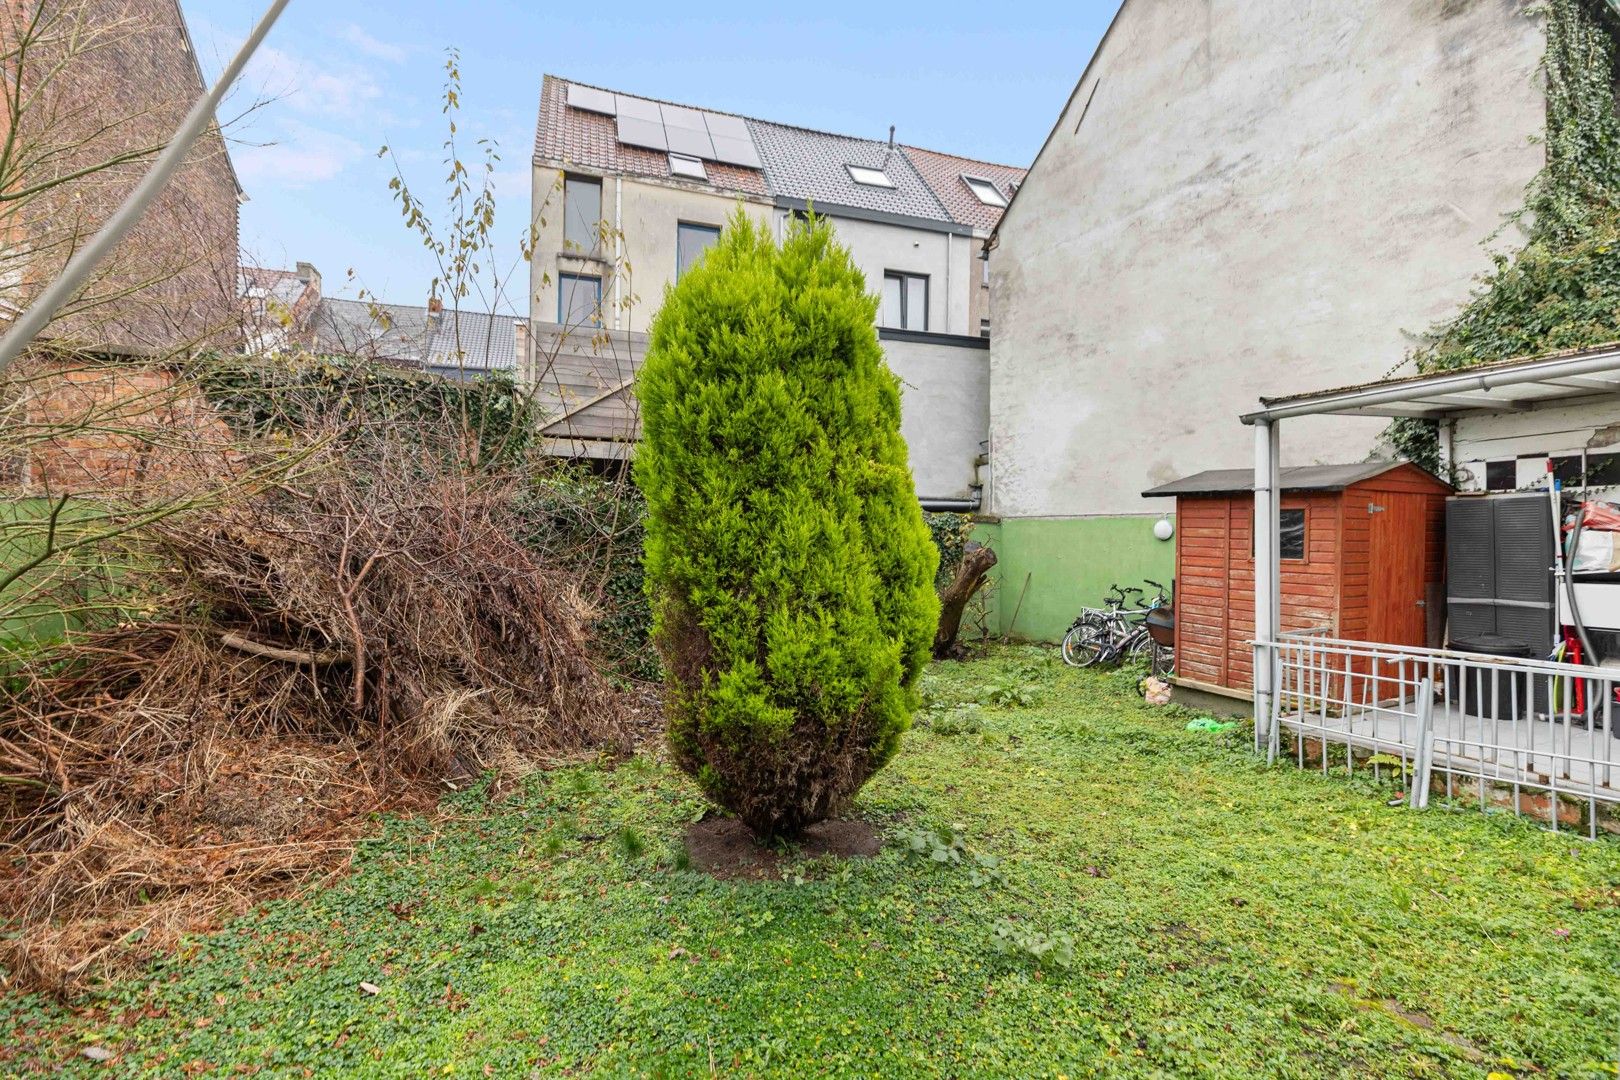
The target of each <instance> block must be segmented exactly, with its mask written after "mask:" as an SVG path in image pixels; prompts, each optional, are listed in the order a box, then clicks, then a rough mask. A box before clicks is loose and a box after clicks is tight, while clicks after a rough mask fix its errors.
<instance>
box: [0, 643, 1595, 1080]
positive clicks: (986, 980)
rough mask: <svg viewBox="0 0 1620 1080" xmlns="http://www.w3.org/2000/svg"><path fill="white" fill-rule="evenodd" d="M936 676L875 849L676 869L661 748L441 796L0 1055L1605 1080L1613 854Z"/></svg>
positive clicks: (974, 673) (385, 1070) (951, 668)
mask: <svg viewBox="0 0 1620 1080" xmlns="http://www.w3.org/2000/svg"><path fill="white" fill-rule="evenodd" d="M927 690H928V693H929V695H930V697H931V699H932V700H933V701H934V702H935V703H936V704H935V705H934V707H933V708H931V709H929V710H928V711H927V712H925V713H924V714H923V718H922V723H921V724H920V725H919V727H918V728H917V729H916V730H914V731H913V732H912V733H911V734H910V735H908V736H907V739H906V744H905V747H904V749H903V750H902V751H901V753H900V756H899V757H898V758H897V759H896V761H895V762H894V764H893V765H891V766H890V767H889V768H888V769H887V770H885V771H884V772H883V773H882V774H881V775H880V776H879V777H878V778H876V779H875V780H874V781H873V782H872V783H871V784H870V785H869V786H868V788H867V789H866V791H865V793H864V794H863V796H862V798H861V801H860V804H859V806H858V812H859V813H860V814H862V815H865V816H866V817H868V818H871V819H873V820H876V821H878V822H880V823H881V824H882V827H883V829H884V830H885V833H886V835H888V836H889V837H890V838H891V842H890V843H889V844H888V845H887V846H886V847H885V849H884V851H883V853H882V854H880V855H879V856H878V857H876V858H874V859H871V860H867V861H860V862H849V863H832V862H823V863H810V864H799V865H798V866H797V867H796V868H795V869H792V870H790V871H789V872H788V874H787V876H786V877H784V879H782V880H773V881H768V882H746V881H729V882H722V881H716V880H714V879H712V878H710V877H708V876H705V875H701V874H698V873H696V872H694V871H691V870H686V869H681V868H680V867H681V866H683V865H684V861H685V860H684V858H683V857H682V854H681V845H680V837H681V835H682V830H683V828H684V826H685V825H686V824H687V823H688V822H690V821H692V820H694V819H695V818H696V817H697V816H698V815H700V814H701V813H702V811H703V804H702V803H701V801H700V800H699V799H698V798H697V796H696V795H695V794H694V791H693V788H692V787H691V785H690V784H688V783H687V782H686V781H685V780H684V779H682V778H681V777H680V776H679V775H677V774H675V773H674V772H672V771H671V770H670V769H669V768H667V767H666V766H664V765H663V764H661V763H659V762H658V761H656V760H654V759H653V758H650V757H643V758H638V759H635V760H633V761H631V762H629V763H628V764H625V765H622V766H621V767H619V768H618V769H617V770H614V771H606V770H598V769H590V768H586V769H574V770H567V771H563V772H558V773H553V774H550V775H547V776H544V777H539V778H536V779H535V780H534V781H533V782H532V783H531V784H530V786H529V787H528V788H527V790H526V791H525V792H524V793H522V794H521V795H519V796H517V797H514V798H512V799H510V800H503V801H497V802H493V803H491V802H490V801H489V800H488V799H487V797H486V796H485V795H484V794H483V793H482V792H478V791H475V792H468V793H461V794H458V795H456V796H453V797H451V799H450V800H449V802H448V804H447V807H446V816H445V818H443V819H441V820H438V821H434V822H428V821H425V820H389V821H387V822H385V823H382V824H381V825H380V826H379V831H378V834H377V836H376V838H375V839H374V840H372V841H371V842H369V843H367V844H366V845H365V846H364V847H363V849H362V851H361V852H360V854H359V855H358V857H357V859H356V865H355V872H354V873H353V875H352V876H350V877H349V878H347V879H345V880H344V881H342V882H341V883H339V884H337V885H336V886H334V887H331V888H329V889H327V890H325V891H322V892H319V893H317V894H315V895H310V896H305V897H303V898H300V899H297V900H293V901H289V902H284V903H276V904H271V905H269V906H267V907H266V908H265V909H263V910H262V911H261V912H260V913H258V914H256V915H254V916H250V917H248V918H246V919H242V920H239V921H237V922H236V923H234V924H232V925H231V926H230V927H229V928H227V929H226V930H224V931H223V932H220V933H217V934H214V935H211V936H208V937H206V938H204V939H201V940H198V941H196V942H195V943H194V944H193V945H192V946H191V947H190V948H189V949H187V950H186V952H185V954H184V955H181V956H177V957H175V958H174V959H173V960H172V961H170V962H168V963H166V964H165V965H164V966H162V967H161V968H160V969H158V970H157V971H156V972H154V973H152V975H151V977H150V978H140V979H131V980H129V981H127V982H126V983H123V984H121V985H118V986H115V987H112V988H111V989H109V990H108V991H107V992H106V993H105V994H103V995H102V996H100V997H99V998H96V999H94V1000H91V1001H88V1002H85V1003H83V1004H81V1005H80V1006H78V1007H77V1008H76V1010H75V1011H72V1012H69V1011H65V1010H62V1009H60V1008H58V1007H56V1006H53V1005H49V1004H47V1003H44V1002H41V1001H38V1000H20V999H18V998H15V997H12V998H8V999H0V1014H3V1015H0V1072H14V1071H26V1070H28V1069H31V1068H38V1069H45V1068H49V1069H52V1070H58V1069H61V1070H66V1071H68V1072H70V1073H72V1072H83V1073H92V1072H97V1071H100V1072H114V1073H116V1072H127V1073H139V1072H142V1071H149V1072H152V1073H164V1074H171V1075H173V1074H179V1073H180V1072H181V1070H182V1069H192V1070H195V1071H199V1072H201V1071H205V1069H206V1068H207V1067H210V1066H211V1067H215V1068H218V1069H220V1070H221V1071H224V1070H230V1069H239V1070H242V1071H252V1070H255V1069H261V1068H262V1069H264V1070H266V1071H268V1072H272V1073H288V1072H293V1073H302V1072H304V1071H306V1070H308V1071H311V1072H312V1073H315V1074H324V1075H329V1074H332V1073H337V1072H342V1073H343V1074H344V1075H350V1074H352V1075H402V1076H422V1075H427V1074H428V1073H430V1072H431V1073H433V1074H436V1075H473V1076H478V1075H501V1076H510V1075H525V1074H526V1073H527V1071H528V1070H530V1069H537V1070H538V1071H539V1072H540V1073H542V1074H547V1073H563V1072H585V1071H591V1070H599V1071H601V1072H603V1073H606V1074H611V1075H652V1076H692V1075H701V1074H708V1073H711V1072H712V1073H715V1074H727V1075H759V1076H766V1075H784V1076H786V1075H792V1076H804V1075H818V1074H826V1075H867V1076H904V1075H945V1076H1020V1077H1023V1076H1058V1075H1066V1076H1069V1077H1079V1076H1092V1075H1106V1076H1142V1075H1189V1074H1197V1075H1212V1076H1213V1075H1226V1076H1243V1077H1246V1076H1300V1077H1306V1076H1355V1077H1361V1076H1436V1077H1449V1076H1473V1075H1478V1076H1485V1075H1487V1074H1488V1073H1491V1072H1497V1073H1499V1074H1505V1075H1508V1076H1531V1075H1538V1076H1549V1075H1550V1076H1577V1077H1596V1076H1609V1077H1613V1076H1614V1075H1615V1065H1614V1059H1615V1057H1616V1054H1617V1052H1620V1047H1617V1042H1620V906H1617V905H1620V843H1617V842H1615V841H1613V840H1601V841H1598V842H1596V843H1593V842H1587V841H1583V840H1578V839H1575V838H1573V837H1571V836H1569V835H1568V834H1561V835H1553V834H1551V833H1549V832H1547V831H1545V830H1544V829H1541V828H1537V827H1535V826H1533V825H1531V824H1528V823H1522V822H1516V821H1514V820H1513V819H1512V818H1511V817H1507V818H1504V817H1499V816H1485V815H1482V814H1480V813H1479V812H1478V811H1477V810H1473V809H1469V810H1458V811H1455V812H1451V811H1448V810H1446V809H1445V808H1443V807H1442V808H1440V809H1437V810H1431V811H1429V812H1427V813H1419V812H1414V811H1407V810H1404V809H1391V808H1389V807H1387V806H1385V799H1387V798H1388V795H1389V791H1388V790H1387V789H1378V788H1376V787H1375V786H1374V785H1372V784H1371V782H1370V781H1369V780H1357V781H1354V782H1346V781H1345V780H1344V779H1342V778H1338V779H1331V780H1325V779H1323V778H1322V777H1321V776H1320V775H1319V774H1317V773H1313V772H1299V771H1296V770H1295V769H1294V768H1293V767H1292V766H1287V767H1279V768H1277V769H1274V770H1271V771H1266V770H1265V769H1263V768H1260V767H1257V766H1256V765H1255V764H1254V762H1253V761H1252V760H1251V759H1250V758H1249V757H1248V755H1247V754H1246V753H1245V751H1244V748H1243V746H1242V741H1243V740H1242V739H1241V738H1239V737H1237V736H1233V735H1228V736H1210V735H1204V734H1194V733H1189V732H1187V731H1185V730H1184V725H1185V723H1186V720H1187V716H1186V715H1185V714H1182V715H1176V714H1175V713H1173V712H1168V711H1155V710H1150V709H1148V708H1147V707H1145V706H1143V705H1140V704H1139V703H1138V702H1137V701H1136V699H1135V698H1134V696H1133V695H1132V694H1131V692H1130V690H1129V689H1128V687H1127V685H1126V683H1125V681H1124V680H1123V679H1121V678H1120V677H1117V676H1111V675H1106V674H1103V675H1099V674H1091V673H1081V672H1071V671H1068V670H1066V669H1063V668H1062V667H1061V665H1059V664H1058V663H1057V661H1056V660H1055V658H1054V657H1053V656H1052V654H1051V653H1050V651H1046V652H1041V651H1035V650H1026V649H1010V650H1006V651H1003V652H1000V653H998V654H997V655H996V656H995V657H994V658H993V659H991V660H988V661H983V662H979V663H974V664H944V665H939V666H937V667H936V668H935V669H933V670H932V671H931V672H930V674H929V677H928V686H927ZM1019 699H1025V700H1024V701H1020V700H1019ZM974 701H978V702H980V703H981V704H979V705H977V706H973V707H962V706H963V705H964V703H968V702H974ZM995 701H1001V702H1004V703H1005V704H995V703H994V702H995ZM1358 775H1359V774H1358ZM952 825H955V826H956V827H957V828H958V829H959V831H960V834H961V837H962V841H963V845H964V848H965V851H963V852H962V854H964V856H965V857H964V858H962V860H961V861H960V862H957V861H946V862H935V861H933V859H932V858H931V855H932V851H933V848H932V846H931V845H925V846H926V847H927V849H928V852H929V855H928V856H925V857H919V856H915V855H911V854H908V845H907V844H906V843H904V842H902V841H901V839H900V838H901V837H902V836H904V835H905V834H907V832H908V831H909V830H915V829H917V828H919V827H925V826H945V827H949V826H952ZM919 842H921V841H919ZM977 856H988V857H989V858H990V859H993V860H999V862H998V863H997V865H995V866H989V865H987V863H988V860H987V861H986V864H981V862H980V860H979V859H978V858H977ZM945 857H946V858H947V860H949V859H950V856H949V855H946V856H945ZM1009 920H1011V921H1009ZM1007 926H1011V927H1016V928H1017V932H1016V933H1014V934H1012V935H1011V936H1012V937H1013V938H1017V939H1019V940H1021V941H1022V942H1023V944H1024V946H1033V947H1034V948H1035V949H1036V950H1037V951H1039V950H1040V949H1041V948H1043V947H1047V946H1051V949H1050V951H1048V952H1047V953H1046V961H1045V962H1044V963H1038V962H1037V961H1036V960H1035V959H1034V958H1032V957H1031V956H1030V955H1029V954H1028V952H1027V951H1021V950H1020V949H1019V947H1016V946H1015V947H1014V949H1013V951H1011V952H1003V951H1000V950H999V949H998V945H997V942H998V928H1002V927H1007ZM999 936H1006V935H1005V933H1003V934H1002V935H999ZM1070 939H1072V945H1073V961H1072V964H1070V965H1069V966H1067V967H1065V966H1063V965H1062V964H1060V963H1058V962H1056V960H1058V959H1062V957H1061V956H1060V955H1059V954H1062V953H1063V952H1064V951H1065V949H1064V946H1065V944H1066V943H1067V942H1068V941H1069V940H1070ZM362 982H364V983H368V984H372V986H373V987H374V988H375V989H376V990H377V991H378V992H377V993H375V994H373V993H368V992H365V991H364V990H362V988H361V983H362ZM90 1044H94V1045H97V1046H102V1047H106V1048H108V1049H110V1050H112V1051H115V1052H116V1053H117V1055H118V1056H117V1057H116V1058H115V1059H114V1060H113V1061H112V1062H110V1063H108V1064H104V1065H97V1064H94V1063H92V1062H91V1061H89V1060H88V1059H86V1058H84V1057H82V1056H79V1050H80V1048H81V1047H82V1046H85V1045H90Z"/></svg>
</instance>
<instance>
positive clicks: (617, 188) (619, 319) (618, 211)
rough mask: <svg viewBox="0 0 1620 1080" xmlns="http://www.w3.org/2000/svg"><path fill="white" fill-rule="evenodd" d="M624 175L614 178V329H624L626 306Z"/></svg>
mask: <svg viewBox="0 0 1620 1080" xmlns="http://www.w3.org/2000/svg"><path fill="white" fill-rule="evenodd" d="M623 215H624V177H623V176H622V175H620V176H616V177H614V178H613V329H615V330H621V329H623V325H622V324H623V322H624V307H623V305H621V304H620V302H619V301H620V298H621V297H622V296H623V293H621V292H620V290H619V278H620V276H621V275H622V273H623V270H624V221H623Z"/></svg>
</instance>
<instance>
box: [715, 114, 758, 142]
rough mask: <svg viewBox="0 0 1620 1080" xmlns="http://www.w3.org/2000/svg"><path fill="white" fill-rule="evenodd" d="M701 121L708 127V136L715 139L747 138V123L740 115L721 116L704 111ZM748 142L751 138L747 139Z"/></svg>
mask: <svg viewBox="0 0 1620 1080" xmlns="http://www.w3.org/2000/svg"><path fill="white" fill-rule="evenodd" d="M703 122H704V123H705V124H707V125H708V127H709V136H710V137H711V138H715V139H748V125H747V124H745V123H743V121H742V117H740V116H721V115H720V114H719V113H712V112H711V113H704V114H703ZM749 141H750V142H751V141H752V140H749Z"/></svg>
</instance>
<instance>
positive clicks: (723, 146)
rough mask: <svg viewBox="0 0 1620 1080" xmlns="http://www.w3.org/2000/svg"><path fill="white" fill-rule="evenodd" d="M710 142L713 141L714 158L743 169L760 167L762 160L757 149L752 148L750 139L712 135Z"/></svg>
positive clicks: (762, 164)
mask: <svg viewBox="0 0 1620 1080" xmlns="http://www.w3.org/2000/svg"><path fill="white" fill-rule="evenodd" d="M710 142H712V143H714V160H716V161H722V162H725V163H726V164H727V165H741V166H742V167H743V168H745V169H762V168H764V167H765V163H764V161H762V160H760V156H759V151H758V150H756V149H755V148H754V141H753V140H752V139H746V138H745V139H733V138H729V137H728V136H725V135H713V134H712V133H711V138H710Z"/></svg>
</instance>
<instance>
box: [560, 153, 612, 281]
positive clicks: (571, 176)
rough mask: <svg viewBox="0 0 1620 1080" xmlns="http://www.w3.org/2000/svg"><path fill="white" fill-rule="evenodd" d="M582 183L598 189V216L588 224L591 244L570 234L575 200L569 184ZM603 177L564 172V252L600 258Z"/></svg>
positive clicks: (582, 256)
mask: <svg viewBox="0 0 1620 1080" xmlns="http://www.w3.org/2000/svg"><path fill="white" fill-rule="evenodd" d="M572 184H580V185H585V186H588V187H594V188H595V189H596V216H595V217H594V218H592V219H591V221H589V222H588V223H587V224H588V226H589V228H590V230H591V235H590V245H589V246H586V245H584V244H581V243H579V241H577V240H575V239H573V238H572V237H571V236H570V235H569V231H570V228H571V227H572V223H573V220H574V213H573V205H574V200H573V199H572V198H571V197H570V192H569V190H568V189H569V186H570V185H572ZM603 186H604V185H603V183H602V177H600V176H592V175H590V174H589V173H572V172H565V173H563V252H564V253H565V254H568V255H575V256H579V257H581V258H587V259H594V258H598V257H599V256H600V254H601V251H602V229H601V225H602V188H603Z"/></svg>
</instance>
